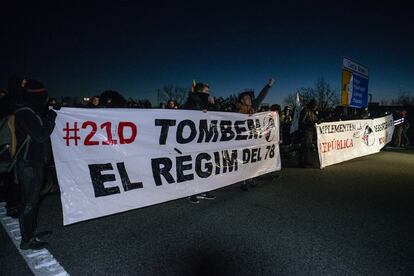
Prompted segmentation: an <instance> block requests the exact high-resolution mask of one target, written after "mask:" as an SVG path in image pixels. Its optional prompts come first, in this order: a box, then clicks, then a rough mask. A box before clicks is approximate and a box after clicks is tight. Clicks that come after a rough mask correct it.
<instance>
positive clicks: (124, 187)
mask: <svg viewBox="0 0 414 276" xmlns="http://www.w3.org/2000/svg"><path fill="white" fill-rule="evenodd" d="M57 113H58V116H57V119H56V127H55V129H54V132H53V133H52V136H51V139H52V147H53V154H54V159H55V164H56V171H57V176H58V181H59V186H60V191H61V199H62V207H63V219H64V224H65V225H67V224H71V223H75V222H79V221H83V220H87V219H92V218H96V217H101V216H106V215H110V214H114V213H119V212H123V211H127V210H131V209H135V208H140V207H145V206H149V205H153V204H158V203H162V202H166V201H169V200H174V199H178V198H183V197H187V196H191V195H194V194H198V193H202V192H206V191H211V190H214V189H218V188H221V187H224V186H227V185H230V184H233V183H236V182H239V181H242V180H245V179H248V178H252V177H256V176H259V175H262V174H266V173H269V172H272V171H275V170H280V168H281V163H280V154H279V128H278V126H279V118H278V115H277V113H276V112H263V113H258V114H253V115H252V116H248V115H244V114H238V113H224V112H207V113H204V112H202V111H189V110H161V109H82V108H62V109H61V110H59V111H57Z"/></svg>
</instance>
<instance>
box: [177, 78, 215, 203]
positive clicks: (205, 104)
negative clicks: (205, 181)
mask: <svg viewBox="0 0 414 276" xmlns="http://www.w3.org/2000/svg"><path fill="white" fill-rule="evenodd" d="M213 106H214V98H213V97H212V96H210V87H209V86H208V84H205V83H201V82H199V83H196V84H195V85H193V87H192V91H191V92H190V93H189V94H188V98H187V101H186V103H185V104H184V106H183V109H189V110H201V111H203V112H207V110H212V109H213ZM215 198H216V196H215V195H213V194H212V193H210V192H205V193H201V194H198V195H193V196H190V197H189V198H188V199H189V200H190V202H191V203H195V204H196V203H200V201H199V199H207V200H213V199H215Z"/></svg>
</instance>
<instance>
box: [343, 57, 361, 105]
mask: <svg viewBox="0 0 414 276" xmlns="http://www.w3.org/2000/svg"><path fill="white" fill-rule="evenodd" d="M341 90H342V96H341V103H342V105H344V106H349V107H356V108H366V107H368V68H367V67H366V66H364V65H361V64H359V63H356V62H354V61H352V60H350V59H348V58H346V57H344V59H343V65H342V88H341Z"/></svg>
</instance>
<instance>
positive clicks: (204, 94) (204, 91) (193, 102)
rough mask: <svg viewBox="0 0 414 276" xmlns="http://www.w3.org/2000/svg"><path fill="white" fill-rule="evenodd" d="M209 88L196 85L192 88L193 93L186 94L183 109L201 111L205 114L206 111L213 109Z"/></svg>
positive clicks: (212, 99) (204, 85) (200, 84)
mask: <svg viewBox="0 0 414 276" xmlns="http://www.w3.org/2000/svg"><path fill="white" fill-rule="evenodd" d="M209 89H210V87H209V86H208V84H204V83H201V82H199V83H197V84H196V85H195V87H194V91H193V92H190V93H189V94H188V98H187V101H186V103H185V104H184V106H183V109H189V110H201V111H203V112H207V110H213V109H214V98H213V97H212V96H210V90H209Z"/></svg>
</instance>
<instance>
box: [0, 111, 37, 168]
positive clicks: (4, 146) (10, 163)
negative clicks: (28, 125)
mask: <svg viewBox="0 0 414 276" xmlns="http://www.w3.org/2000/svg"><path fill="white" fill-rule="evenodd" d="M23 110H29V111H31V112H33V113H35V112H34V111H33V110H32V109H31V108H29V107H20V108H17V109H16V110H15V111H14V112H13V113H12V114H10V115H8V116H6V117H4V118H2V119H1V121H0V173H9V172H10V171H11V170H12V169H13V168H14V165H15V164H16V162H17V158H18V157H19V155H20V153H21V152H23V151H24V153H23V158H24V159H26V156H27V152H28V150H29V143H30V136H29V135H28V136H27V137H26V139H25V140H24V141H23V143H22V144H21V145H20V147H19V148H17V139H16V127H15V115H16V113H17V112H19V111H23Z"/></svg>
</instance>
